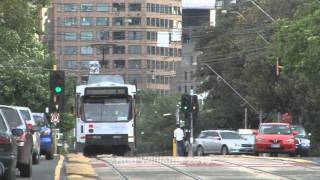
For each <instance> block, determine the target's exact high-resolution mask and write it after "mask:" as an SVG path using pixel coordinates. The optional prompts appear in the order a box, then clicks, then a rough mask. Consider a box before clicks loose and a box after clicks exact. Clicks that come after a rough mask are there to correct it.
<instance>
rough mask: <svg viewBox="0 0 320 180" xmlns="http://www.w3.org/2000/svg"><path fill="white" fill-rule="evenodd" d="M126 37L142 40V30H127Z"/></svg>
mask: <svg viewBox="0 0 320 180" xmlns="http://www.w3.org/2000/svg"><path fill="white" fill-rule="evenodd" d="M128 39H129V40H142V39H143V32H141V31H129V32H128Z"/></svg>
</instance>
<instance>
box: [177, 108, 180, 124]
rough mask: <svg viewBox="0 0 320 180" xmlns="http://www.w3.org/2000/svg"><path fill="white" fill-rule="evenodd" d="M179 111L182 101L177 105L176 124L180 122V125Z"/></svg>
mask: <svg viewBox="0 0 320 180" xmlns="http://www.w3.org/2000/svg"><path fill="white" fill-rule="evenodd" d="M179 112H180V103H178V104H177V107H176V124H179V125H180V117H179Z"/></svg>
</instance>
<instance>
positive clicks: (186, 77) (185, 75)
mask: <svg viewBox="0 0 320 180" xmlns="http://www.w3.org/2000/svg"><path fill="white" fill-rule="evenodd" d="M184 80H185V81H187V80H188V72H184Z"/></svg>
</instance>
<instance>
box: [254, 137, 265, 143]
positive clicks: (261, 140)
mask: <svg viewBox="0 0 320 180" xmlns="http://www.w3.org/2000/svg"><path fill="white" fill-rule="evenodd" d="M265 141H266V140H265V139H263V138H257V139H256V143H263V142H265Z"/></svg>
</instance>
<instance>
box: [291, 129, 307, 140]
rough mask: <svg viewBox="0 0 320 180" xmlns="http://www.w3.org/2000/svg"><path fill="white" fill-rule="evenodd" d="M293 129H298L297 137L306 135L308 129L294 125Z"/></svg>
mask: <svg viewBox="0 0 320 180" xmlns="http://www.w3.org/2000/svg"><path fill="white" fill-rule="evenodd" d="M291 130H292V131H298V132H299V133H298V134H297V135H296V136H297V137H306V136H307V134H306V131H305V129H304V128H303V127H302V126H292V127H291Z"/></svg>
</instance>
